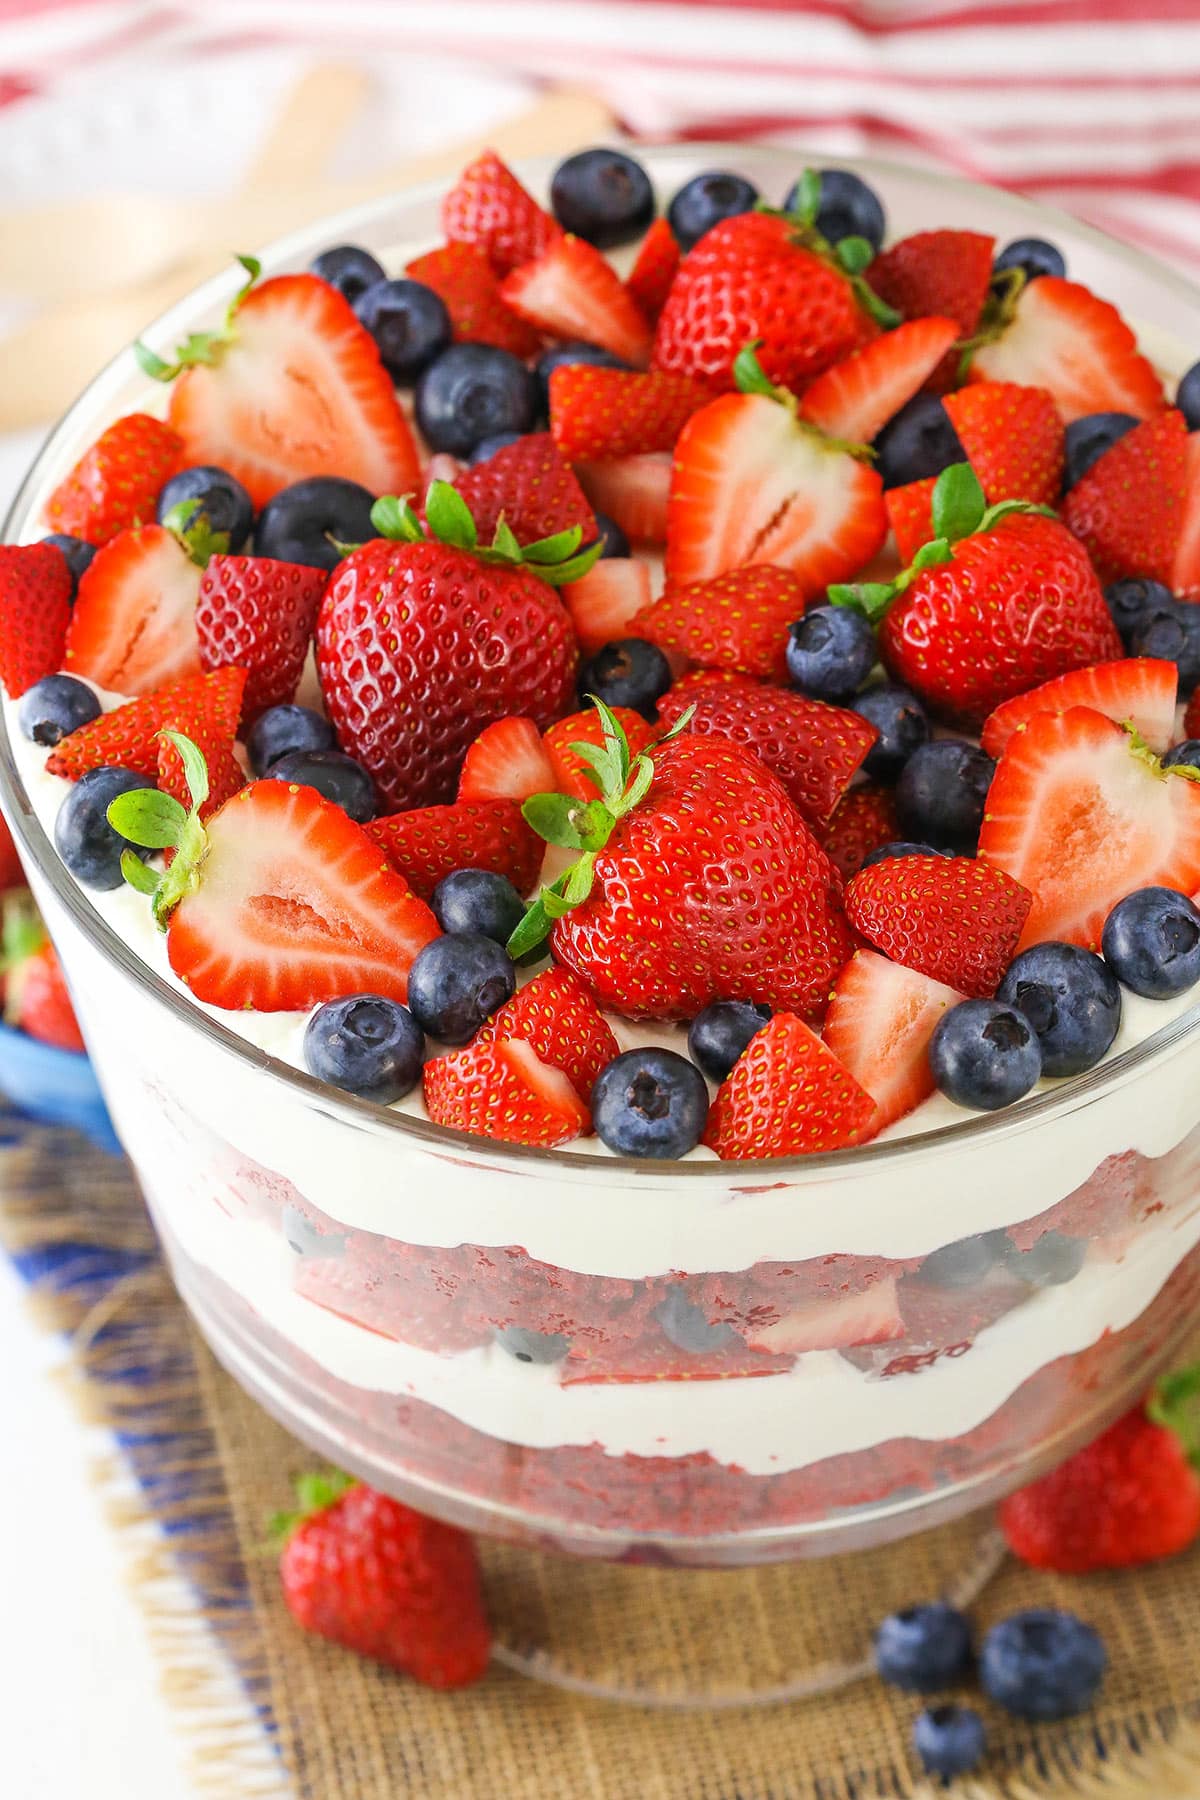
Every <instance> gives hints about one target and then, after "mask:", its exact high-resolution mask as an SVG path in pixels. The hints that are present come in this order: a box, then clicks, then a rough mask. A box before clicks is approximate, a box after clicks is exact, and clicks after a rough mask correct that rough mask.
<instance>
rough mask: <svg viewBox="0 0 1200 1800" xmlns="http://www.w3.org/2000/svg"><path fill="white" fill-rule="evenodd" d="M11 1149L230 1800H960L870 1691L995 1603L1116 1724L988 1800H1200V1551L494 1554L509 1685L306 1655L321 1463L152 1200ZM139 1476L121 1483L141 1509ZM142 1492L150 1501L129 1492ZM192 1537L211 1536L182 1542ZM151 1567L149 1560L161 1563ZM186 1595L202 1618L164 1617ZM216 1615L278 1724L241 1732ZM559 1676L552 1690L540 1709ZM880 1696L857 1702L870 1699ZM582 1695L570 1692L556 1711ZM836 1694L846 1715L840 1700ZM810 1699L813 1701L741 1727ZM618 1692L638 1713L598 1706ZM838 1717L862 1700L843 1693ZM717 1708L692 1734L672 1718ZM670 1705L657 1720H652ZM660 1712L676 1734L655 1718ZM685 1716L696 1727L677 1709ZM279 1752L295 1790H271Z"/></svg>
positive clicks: (179, 1666) (47, 1294)
mask: <svg viewBox="0 0 1200 1800" xmlns="http://www.w3.org/2000/svg"><path fill="white" fill-rule="evenodd" d="M0 1136H2V1137H4V1138H6V1140H7V1141H3V1142H0V1237H2V1238H3V1241H4V1242H5V1244H6V1245H7V1247H8V1249H9V1250H10V1252H12V1253H14V1254H16V1255H18V1256H19V1257H20V1258H21V1262H22V1267H23V1269H24V1271H25V1273H26V1274H27V1275H29V1276H31V1277H33V1278H34V1286H33V1303H34V1305H35V1306H36V1307H37V1308H38V1310H39V1312H40V1314H41V1316H42V1318H43V1319H44V1321H45V1323H46V1325H47V1326H48V1327H50V1328H53V1329H57V1330H65V1331H68V1332H70V1333H72V1334H73V1338H74V1357H73V1370H74V1373H73V1387H74V1390H75V1392H76V1395H77V1398H78V1400H79V1403H80V1404H81V1406H83V1407H84V1408H85V1409H86V1411H87V1414H88V1416H89V1417H91V1418H92V1419H100V1420H103V1421H105V1422H107V1423H108V1424H110V1425H112V1426H113V1427H114V1428H115V1429H116V1430H117V1431H118V1432H119V1433H120V1434H122V1445H123V1448H122V1452H121V1454H122V1456H123V1457H124V1459H125V1461H126V1462H127V1463H128V1462H130V1461H131V1462H132V1464H133V1467H134V1470H135V1473H136V1474H137V1475H138V1478H139V1480H140V1482H141V1484H142V1493H143V1499H142V1501H141V1502H140V1503H138V1504H131V1503H130V1502H129V1500H128V1498H127V1495H124V1496H123V1497H122V1498H120V1499H119V1500H117V1499H114V1498H113V1497H112V1495H111V1494H110V1504H111V1506H112V1511H113V1517H114V1524H115V1525H116V1526H117V1527H118V1528H119V1527H121V1526H123V1525H127V1524H129V1523H131V1522H132V1521H134V1520H138V1521H140V1522H141V1523H143V1524H144V1520H145V1515H146V1513H147V1512H149V1513H151V1514H153V1515H154V1516H155V1517H156V1518H158V1519H159V1520H160V1521H161V1522H162V1523H163V1524H164V1525H165V1526H166V1527H168V1530H167V1531H166V1532H165V1533H164V1535H163V1538H162V1542H161V1546H160V1547H159V1548H157V1549H156V1550H154V1551H152V1552H149V1553H147V1552H146V1551H145V1550H144V1548H143V1549H139V1551H138V1553H137V1555H136V1557H134V1558H132V1559H131V1568H130V1576H131V1580H132V1581H133V1582H134V1584H135V1586H136V1587H137V1590H138V1592H139V1594H140V1596H141V1598H142V1601H143V1604H144V1606H145V1608H146V1613H147V1620H148V1629H149V1630H150V1632H151V1633H152V1636H153V1639H154V1642H155V1645H156V1647H157V1650H158V1654H159V1658H160V1663H161V1667H162V1678H163V1687H164V1691H165V1692H166V1694H167V1697H168V1699H169V1700H170V1702H171V1704H172V1706H173V1707H175V1708H176V1709H177V1712H178V1717H179V1721H180V1726H181V1729H183V1730H185V1731H186V1732H187V1734H188V1737H189V1739H190V1742H191V1745H192V1747H193V1751H194V1779H195V1784H196V1791H197V1793H205V1794H207V1793H211V1794H213V1795H220V1796H221V1800H243V1797H244V1796H267V1795H272V1796H273V1795H276V1794H280V1793H285V1792H290V1793H293V1794H295V1795H296V1796H298V1797H299V1800H396V1797H397V1796H410V1795H411V1796H419V1797H420V1800H865V1797H866V1796H881V1797H882V1796H917V1795H922V1794H931V1793H932V1792H933V1791H934V1790H932V1789H931V1788H929V1787H928V1785H927V1784H925V1783H924V1782H923V1781H922V1780H921V1779H920V1778H919V1777H918V1775H917V1773H916V1771H915V1770H914V1767H913V1765H912V1762H911V1758H910V1755H909V1750H908V1734H909V1729H910V1726H911V1721H912V1716H913V1712H914V1703H913V1701H912V1700H911V1698H909V1697H906V1696H904V1695H901V1694H897V1693H895V1692H894V1691H892V1690H889V1689H887V1688H884V1687H883V1686H882V1685H881V1684H879V1683H878V1682H876V1681H875V1680H873V1679H871V1678H870V1677H869V1676H865V1677H864V1676H861V1675H858V1671H859V1670H861V1668H862V1666H863V1659H864V1653H865V1651H866V1648H867V1646H868V1644H869V1640H870V1633H871V1629H872V1626H873V1625H874V1623H875V1621H876V1620H877V1619H878V1618H879V1616H880V1615H881V1614H882V1613H883V1612H885V1611H887V1610H888V1609H889V1608H891V1607H892V1606H894V1605H899V1604H904V1603H906V1602H908V1601H911V1600H914V1599H921V1598H927V1597H931V1596H933V1595H935V1594H938V1593H943V1592H952V1593H958V1594H959V1595H960V1596H961V1597H963V1598H973V1607H972V1610H973V1614H974V1616H975V1618H976V1620H977V1621H978V1623H979V1625H980V1627H981V1628H982V1627H986V1626H987V1625H988V1624H989V1623H990V1622H991V1621H992V1620H994V1619H995V1618H997V1617H1000V1616H1002V1615H1003V1614H1004V1613H1006V1612H1009V1611H1011V1610H1013V1609H1014V1608H1015V1607H1017V1606H1027V1605H1035V1604H1050V1603H1059V1604H1065V1605H1069V1606H1072V1607H1074V1608H1075V1609H1076V1610H1077V1611H1079V1612H1081V1613H1083V1614H1084V1615H1085V1616H1086V1617H1087V1618H1089V1619H1090V1620H1091V1621H1092V1622H1093V1623H1094V1624H1095V1625H1097V1626H1098V1627H1099V1629H1100V1630H1101V1631H1102V1632H1103V1634H1104V1636H1105V1638H1106V1641H1107V1643H1108V1646H1109V1650H1110V1653H1111V1658H1112V1668H1111V1673H1110V1675H1109V1678H1108V1680H1107V1682H1106V1684H1105V1688H1104V1692H1103V1695H1102V1698H1101V1702H1100V1704H1099V1706H1098V1707H1097V1708H1096V1710H1095V1711H1094V1712H1093V1713H1091V1714H1089V1715H1088V1716H1087V1717H1086V1718H1084V1719H1081V1720H1079V1721H1076V1722H1074V1723H1072V1724H1070V1725H1067V1726H1055V1727H1047V1728H1043V1729H1039V1730H1034V1729H1032V1728H1030V1727H1027V1726H1023V1725H1021V1724H1019V1723H1018V1722H1016V1721H1012V1720H1008V1719H1005V1718H1002V1717H1001V1716H999V1715H996V1714H994V1713H992V1714H990V1716H989V1720H988V1723H989V1729H990V1736H991V1755H990V1758H989V1764H988V1774H987V1778H986V1779H984V1780H981V1781H975V1782H964V1783H961V1784H960V1785H959V1787H958V1788H956V1789H955V1792H956V1793H961V1795H962V1796H963V1797H964V1800H1002V1797H1003V1800H1032V1797H1033V1796H1045V1795H1051V1794H1063V1795H1066V1794H1071V1795H1096V1796H1109V1797H1115V1796H1121V1797H1122V1800H1125V1797H1128V1800H1133V1797H1134V1796H1145V1797H1146V1800H1150V1797H1151V1796H1155V1797H1158V1800H1200V1727H1198V1726H1197V1724H1196V1723H1195V1722H1194V1721H1195V1720H1196V1719H1197V1718H1198V1717H1200V1551H1198V1552H1193V1553H1192V1554H1190V1555H1188V1556H1186V1557H1183V1558H1181V1559H1178V1560H1176V1561H1174V1562H1172V1563H1170V1564H1164V1565H1160V1566H1158V1567H1154V1568H1151V1569H1148V1570H1144V1571H1141V1572H1139V1573H1138V1574H1136V1575H1134V1574H1124V1575H1112V1576H1098V1577H1094V1578H1090V1579H1087V1580H1083V1581H1078V1580H1077V1581H1071V1582H1065V1581H1059V1580H1056V1579H1054V1578H1052V1577H1047V1576H1041V1575H1036V1574H1033V1573H1031V1572H1030V1571H1029V1570H1025V1569H1021V1568H1018V1567H1016V1566H1015V1565H1014V1564H1012V1563H1011V1562H1004V1561H1002V1559H1000V1558H999V1557H998V1556H997V1555H996V1554H995V1539H994V1534H992V1532H991V1529H990V1524H989V1521H988V1520H986V1519H984V1520H980V1519H978V1518H976V1519H973V1520H968V1521H965V1522H962V1523H959V1524H957V1525H954V1526H950V1527H947V1528H944V1529H941V1530H938V1531H936V1532H931V1533H927V1534H925V1535H923V1536H921V1537H918V1538H916V1539H913V1540H911V1541H910V1542H908V1543H906V1544H903V1545H900V1546H894V1547H892V1548H890V1549H887V1550H881V1551H876V1552H871V1553H869V1554H864V1555H860V1556H857V1557H843V1558H838V1559H836V1560H831V1561H827V1562H822V1563H816V1564H806V1565H796V1566H791V1567H782V1568H774V1569H762V1570H757V1571H746V1572H731V1573H714V1574H706V1573H698V1572H679V1571H673V1570H665V1569H653V1568H644V1567H637V1568H634V1567H612V1566H609V1565H600V1564H588V1563H581V1562H575V1561H568V1560H565V1559H559V1558H554V1557H542V1556H535V1555H532V1554H530V1553H529V1552H526V1551H518V1550H514V1549H512V1548H509V1547H505V1546H501V1545H488V1546H486V1547H485V1550H484V1557H485V1564H486V1573H487V1586H488V1595H489V1602H490V1606H491V1610H492V1614H493V1618H494V1622H495V1625H496V1629H497V1633H498V1636H499V1639H500V1641H501V1646H502V1649H501V1655H502V1657H503V1658H504V1659H505V1662H506V1663H507V1665H508V1666H505V1663H504V1662H502V1663H498V1664H497V1666H496V1668H495V1669H494V1671H493V1672H492V1673H491V1674H490V1675H489V1676H488V1678H487V1679H486V1680H485V1681H484V1682H483V1683H482V1684H481V1685H480V1686H478V1687H477V1688H474V1689H472V1690H470V1691H468V1692H466V1693H463V1694H457V1695H452V1696H439V1695H435V1694H431V1693H429V1692H427V1691H425V1690H423V1689H421V1688H419V1687H417V1686H415V1685H414V1684H413V1683H411V1682H407V1681H404V1680H402V1679H400V1678H398V1677H396V1676H393V1675H391V1674H389V1673H387V1672H386V1671H384V1670H381V1669H378V1668H375V1667H372V1666H370V1665H367V1664H363V1663H360V1662H358V1661H356V1660H355V1659H354V1658H352V1657H350V1656H347V1655H344V1654H343V1653H341V1652H339V1651H337V1650H336V1649H334V1648H333V1647H331V1646H328V1645H325V1644H322V1643H320V1642H318V1641H315V1640H312V1639H308V1638H305V1637H304V1636H303V1635H302V1634H301V1633H300V1632H299V1631H297V1630H296V1629H295V1628H294V1627H293V1626H292V1624H291V1622H290V1620H289V1619H288V1617H287V1615H286V1613H285V1611H284V1609H283V1606H282V1603H281V1601H280V1597H279V1590H278V1585H277V1581H276V1577H275V1568H274V1559H273V1557H272V1556H271V1555H270V1554H269V1553H268V1552H267V1551H266V1550H265V1548H264V1544H263V1536H264V1527H263V1521H264V1519H265V1518H266V1517H267V1515H268V1514H269V1513H271V1512H272V1511H274V1510H276V1509H277V1508H278V1507H280V1506H281V1505H282V1504H284V1503H285V1502H286V1499H287V1493H288V1483H289V1478H290V1476H291V1475H292V1474H293V1473H294V1472H296V1471H298V1470H300V1469H303V1468H305V1467H307V1466H310V1464H311V1461H312V1458H311V1456H310V1454H309V1453H308V1452H306V1451H305V1450H304V1448H303V1447H302V1446H301V1445H299V1444H297V1443H296V1441H295V1440H294V1439H292V1438H290V1437H289V1436H288V1435H287V1434H286V1433H285V1432H283V1431H281V1430H280V1429H279V1428H278V1427H277V1426H276V1425H274V1424H273V1422H272V1421H270V1420H269V1419H267V1418H266V1417H265V1416H264V1414H263V1413H262V1412H261V1411H260V1410H259V1409H258V1408H257V1407H256V1406H255V1405H254V1404H253V1403H252V1402H251V1401H250V1400H248V1399H247V1398H246V1397H245V1396H244V1395H243V1394H242V1393H241V1392H240V1390H239V1389H238V1388H237V1387H236V1386H235V1385H234V1383H233V1382H232V1381H231V1380H230V1379H229V1378H228V1377H227V1376H226V1375H225V1374H224V1373H223V1372H222V1371H221V1370H220V1369H219V1368H218V1367H217V1365H216V1363H215V1362H214V1360H213V1358H212V1357H211V1356H210V1354H209V1353H208V1351H207V1350H206V1349H205V1347H204V1346H203V1344H202V1343H201V1342H200V1340H199V1339H198V1337H197V1336H196V1334H195V1332H194V1331H193V1329H192V1327H191V1326H190V1324H189V1322H188V1319H187V1316H186V1314H185V1313H184V1311H183V1309H182V1307H181V1306H180V1304H179V1302H178V1301H177V1300H176V1298H175V1296H174V1293H173V1290H172V1289H171V1287H170V1283H169V1279H168V1277H167V1275H166V1272H165V1270H164V1268H163V1265H162V1263H161V1261H160V1260H159V1258H158V1256H157V1252H156V1248H155V1244H154V1239H153V1235H152V1233H151V1231H150V1227H149V1225H148V1222H147V1220H146V1218H145V1214H144V1213H143V1211H142V1209H141V1205H140V1201H139V1199H138V1196H137V1192H136V1188H135V1187H134V1184H133V1182H132V1180H131V1179H130V1177H129V1174H128V1171H127V1170H126V1169H125V1168H124V1167H123V1166H122V1165H120V1164H116V1163H113V1162H111V1161H109V1160H108V1159H106V1158H103V1157H100V1156H98V1155H97V1154H96V1153H94V1152H91V1151H89V1150H88V1149H87V1148H86V1146H84V1145H83V1144H82V1143H81V1141H80V1140H79V1139H77V1138H75V1137H74V1136H72V1134H70V1133H65V1132H57V1131H50V1130H46V1129H43V1128H34V1127H22V1128H21V1129H19V1130H14V1129H13V1128H12V1126H11V1122H10V1124H9V1127H8V1129H7V1131H6V1132H5V1133H3V1134H0ZM112 1473H113V1471H112V1470H111V1469H109V1470H107V1471H105V1470H101V1471H100V1472H99V1475H100V1479H101V1480H102V1481H103V1480H104V1479H105V1478H106V1476H107V1477H108V1478H109V1479H110V1485H112V1486H114V1487H115V1484H113V1483H111V1477H112ZM124 1486H125V1487H126V1488H127V1483H126V1484H124ZM183 1526H186V1529H181V1527H183ZM137 1541H138V1542H139V1544H144V1541H145V1534H144V1531H143V1532H141V1533H139V1534H137ZM168 1566H171V1567H173V1568H174V1569H175V1570H177V1571H178V1570H182V1572H183V1573H184V1575H185V1576H186V1577H187V1578H188V1580H189V1581H190V1582H191V1584H192V1585H193V1588H194V1592H195V1596H196V1600H195V1605H189V1606H188V1607H187V1608H186V1609H185V1610H184V1611H183V1612H181V1611H180V1607H179V1602H178V1601H177V1600H175V1601H166V1600H164V1584H163V1581H162V1579H161V1578H162V1575H163V1572H164V1569H165V1568H167V1567H168ZM197 1610H199V1611H201V1612H202V1613H203V1615H204V1616H205V1617H206V1618H207V1620H208V1622H209V1625H210V1628H211V1630H212V1631H213V1632H215V1633H216V1635H217V1636H218V1637H219V1639H220V1640H221V1642H222V1644H223V1646H224V1648H225V1650H226V1652H227V1653H228V1654H229V1655H230V1656H231V1657H232V1658H234V1659H235V1661H236V1663H237V1665H238V1667H239V1669H240V1671H241V1673H242V1677H243V1680H244V1681H245V1683H246V1684H247V1688H248V1690H249V1692H250V1694H251V1695H252V1697H253V1699H254V1701H255V1703H256V1706H257V1708H258V1716H259V1722H258V1723H255V1722H254V1720H253V1719H248V1718H247V1717H246V1715H245V1713H244V1710H243V1712H242V1713H241V1714H239V1715H234V1716H231V1715H230V1708H229V1705H228V1700H227V1698H226V1699H225V1700H222V1699H221V1698H220V1695H221V1692H222V1690H221V1688H220V1685H219V1684H218V1683H216V1682H215V1681H214V1679H213V1664H214V1659H213V1654H212V1646H211V1643H209V1642H208V1641H207V1640H206V1639H205V1637H204V1636H203V1634H199V1633H198V1632H197V1630H196V1625H195V1618H196V1613H197ZM512 1665H516V1667H518V1668H519V1667H534V1668H537V1669H539V1670H540V1671H541V1672H542V1673H543V1674H545V1675H548V1676H550V1677H552V1678H553V1681H550V1680H540V1681H538V1680H530V1679H527V1678H526V1677H525V1676H523V1675H522V1674H520V1673H517V1672H516V1669H515V1668H514V1666H512ZM856 1675H857V1678H856ZM554 1682H556V1683H558V1684H560V1685H553V1683H554ZM835 1683H836V1686H835V1685H834V1684H835ZM805 1686H816V1687H820V1688H823V1689H824V1690H825V1691H823V1692H820V1693H818V1694H817V1695H815V1696H813V1697H809V1698H807V1699H803V1700H794V1699H793V1700H790V1701H788V1702H787V1703H776V1704H773V1705H762V1704H759V1705H758V1706H756V1707H748V1706H745V1705H732V1704H730V1702H731V1701H733V1700H735V1699H736V1698H737V1697H738V1696H739V1695H740V1694H745V1693H746V1692H753V1693H754V1694H755V1695H756V1696H757V1697H758V1699H759V1701H760V1702H761V1701H762V1700H764V1699H765V1698H767V1697H769V1696H770V1695H771V1694H772V1693H773V1692H777V1691H781V1690H782V1691H785V1692H793V1691H795V1690H797V1689H800V1690H802V1689H803V1688H805ZM596 1689H599V1690H603V1691H606V1692H618V1693H623V1694H626V1695H627V1696H629V1698H628V1699H626V1701H624V1702H617V1701H614V1700H611V1699H599V1698H595V1697H593V1693H592V1692H591V1691H589V1690H596ZM831 1690H832V1691H831ZM705 1696H707V1698H708V1701H709V1702H710V1704H707V1705H704V1706H702V1707H700V1709H699V1710H697V1709H695V1706H694V1704H693V1706H692V1708H691V1709H690V1710H680V1709H678V1706H672V1705H671V1704H669V1703H670V1702H676V1703H684V1702H689V1701H690V1702H692V1703H694V1702H695V1701H696V1700H697V1698H700V1697H705ZM634 1700H640V1701H641V1702H643V1703H642V1704H634V1703H633V1702H634ZM647 1703H649V1704H647ZM664 1703H666V1704H664ZM264 1733H266V1734H270V1736H271V1737H272V1738H273V1741H274V1743H275V1744H276V1745H277V1748H278V1753H279V1758H280V1765H281V1767H280V1769H279V1770H278V1771H277V1770H276V1769H275V1768H273V1767H272V1766H271V1765H270V1763H267V1764H264V1761H263V1757H262V1742H263V1736H264Z"/></svg>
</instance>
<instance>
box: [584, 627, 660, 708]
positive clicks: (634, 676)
mask: <svg viewBox="0 0 1200 1800" xmlns="http://www.w3.org/2000/svg"><path fill="white" fill-rule="evenodd" d="M670 685H671V665H670V663H669V662H668V661H667V659H666V657H665V656H664V655H663V653H662V651H661V650H660V649H659V648H658V645H657V644H650V643H647V642H646V640H645V638H638V637H627V638H618V639H617V641H616V642H615V643H611V644H604V645H602V646H601V648H600V649H599V650H597V651H596V654H595V655H594V656H591V657H589V658H588V660H587V662H585V663H584V664H583V666H582V668H581V669H580V671H579V691H580V693H581V694H585V695H594V696H595V697H596V699H597V700H603V701H605V703H606V704H607V705H609V706H611V707H615V708H619V707H625V708H628V709H631V710H632V711H634V712H637V713H640V714H641V715H642V717H643V718H644V719H654V718H655V717H656V716H657V714H656V710H655V709H656V706H657V703H658V701H659V700H661V698H662V696H663V695H664V694H665V693H666V691H667V689H668V688H669V687H670Z"/></svg>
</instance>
